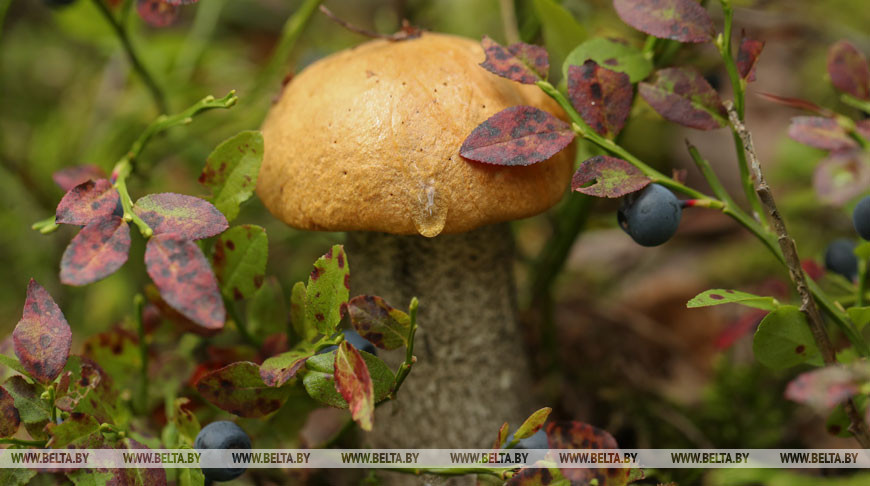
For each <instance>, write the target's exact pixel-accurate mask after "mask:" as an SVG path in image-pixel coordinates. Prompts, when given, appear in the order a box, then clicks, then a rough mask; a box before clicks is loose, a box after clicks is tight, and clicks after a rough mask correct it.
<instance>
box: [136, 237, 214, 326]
mask: <svg viewBox="0 0 870 486" xmlns="http://www.w3.org/2000/svg"><path fill="white" fill-rule="evenodd" d="M145 266H146V269H147V270H148V275H149V276H151V280H153V281H154V284H155V285H157V288H158V289H159V290H160V296H161V297H162V298H163V300H164V301H166V303H167V304H169V306H170V307H172V308H173V309H175V310H176V311H178V312H179V313H180V314H181V315H183V316H184V317H186V318H188V319H190V320H191V321H193V322H195V323H196V324H198V325H200V326H202V327H204V328H207V329H221V328H222V327H223V325H224V321H225V319H226V310H225V309H224V303H223V299H221V294H220V290H219V289H218V284H217V279H216V278H215V276H214V273H212V270H211V267H210V266H209V264H208V260H207V259H206V258H205V255H203V254H202V250H200V249H199V246H197V244H196V243H194V242H192V241H190V240H188V239H186V238H183V237H181V236H179V235H176V234H162V235H156V236H154V237H152V238H151V239H150V240H148V244H147V246H146V249H145Z"/></svg>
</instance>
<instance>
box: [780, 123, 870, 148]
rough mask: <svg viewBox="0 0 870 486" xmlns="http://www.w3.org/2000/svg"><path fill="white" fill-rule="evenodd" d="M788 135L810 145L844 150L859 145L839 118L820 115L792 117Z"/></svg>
mask: <svg viewBox="0 0 870 486" xmlns="http://www.w3.org/2000/svg"><path fill="white" fill-rule="evenodd" d="M788 136H789V137H791V138H792V139H794V140H797V141H798V142H800V143H802V144H805V145H809V146H810V147H815V148H820V149H823V150H843V149H852V148H857V147H858V142H856V141H855V140H853V139H852V138H851V137H849V133H848V132H846V129H845V128H843V127H841V126H840V124H839V123H837V120H834V119H831V118H824V117H820V116H796V117H794V118H792V119H791V125H789V127H788Z"/></svg>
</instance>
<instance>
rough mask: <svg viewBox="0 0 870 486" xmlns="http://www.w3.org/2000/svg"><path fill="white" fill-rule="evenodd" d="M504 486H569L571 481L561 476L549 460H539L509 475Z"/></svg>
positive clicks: (560, 472)
mask: <svg viewBox="0 0 870 486" xmlns="http://www.w3.org/2000/svg"><path fill="white" fill-rule="evenodd" d="M504 484H505V486H571V481H569V480H567V479H565V476H562V471H560V470H559V468H558V467H555V466H552V463H551V462H544V461H540V462H538V463H535V464H533V465H531V466H528V467H524V468H522V469H520V470H519V471H517V473H516V474H514V475H513V476H511V478H510V479H508V481H507V482H506V483H504Z"/></svg>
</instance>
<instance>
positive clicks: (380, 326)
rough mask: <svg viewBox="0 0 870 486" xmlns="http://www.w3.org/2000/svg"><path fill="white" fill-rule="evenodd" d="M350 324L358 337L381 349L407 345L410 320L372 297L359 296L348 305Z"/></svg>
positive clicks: (383, 301)
mask: <svg viewBox="0 0 870 486" xmlns="http://www.w3.org/2000/svg"><path fill="white" fill-rule="evenodd" d="M348 310H349V312H350V322H351V324H353V327H354V329H356V331H357V332H358V333H359V334H360V336H362V337H364V338H366V339H367V340H368V341H369V342H371V343H372V344H374V345H375V346H377V347H379V348H382V349H396V348H400V347H402V346H407V345H408V332H409V331H410V329H411V318H410V317H409V316H408V314H406V313H404V312H402V311H400V310H398V309H396V308H394V307H393V306H391V305H390V304H388V303H387V301H385V300H384V299H382V298H380V297H377V296H374V295H359V296H357V297H354V298H353V299H350V302H349V303H348Z"/></svg>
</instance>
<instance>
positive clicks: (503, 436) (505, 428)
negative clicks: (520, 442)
mask: <svg viewBox="0 0 870 486" xmlns="http://www.w3.org/2000/svg"><path fill="white" fill-rule="evenodd" d="M509 432H510V426H509V425H508V423H507V422H505V423H503V424H501V427H499V428H498V434H497V435H496V436H495V442H493V443H492V448H493V449H501V448H502V447H504V443H505V442H506V441H507V438H508V435H509Z"/></svg>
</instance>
